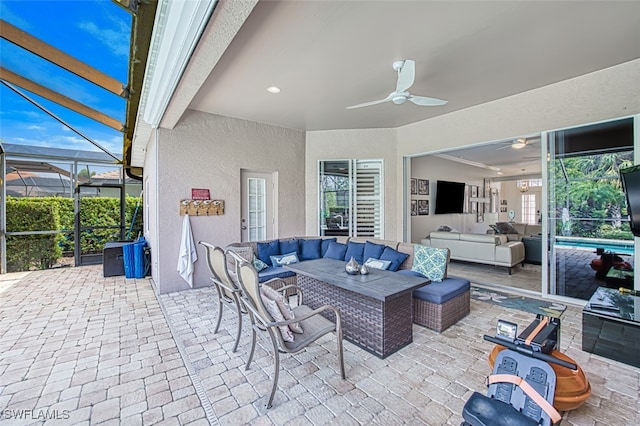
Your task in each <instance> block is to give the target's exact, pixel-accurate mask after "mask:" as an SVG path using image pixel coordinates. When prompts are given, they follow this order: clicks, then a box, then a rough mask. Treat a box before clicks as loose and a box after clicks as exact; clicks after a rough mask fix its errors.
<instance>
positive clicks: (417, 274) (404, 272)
mask: <svg viewBox="0 0 640 426" xmlns="http://www.w3.org/2000/svg"><path fill="white" fill-rule="evenodd" d="M398 273H399V274H402V275H408V276H410V277H418V278H427V277H425V276H424V275H422V274H421V273H420V272H416V271H412V270H411V269H402V270H401V271H398Z"/></svg>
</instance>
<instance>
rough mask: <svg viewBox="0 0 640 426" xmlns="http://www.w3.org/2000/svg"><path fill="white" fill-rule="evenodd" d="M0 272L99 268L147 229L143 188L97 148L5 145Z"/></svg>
mask: <svg viewBox="0 0 640 426" xmlns="http://www.w3.org/2000/svg"><path fill="white" fill-rule="evenodd" d="M0 178H1V179H0V196H1V197H2V203H0V259H1V263H0V273H3V274H4V273H7V272H17V271H22V270H31V269H46V268H55V267H61V266H80V265H88V264H99V263H102V250H103V248H104V245H105V244H106V243H108V242H111V241H123V240H132V239H134V238H135V237H137V236H138V235H139V234H140V232H141V230H142V209H139V207H140V198H141V196H142V193H141V190H142V185H141V182H140V181H138V180H134V179H131V178H125V176H124V173H123V168H122V165H121V164H120V163H119V162H118V161H116V160H114V158H113V157H112V156H110V155H108V154H106V153H104V152H99V151H77V150H70V149H59V148H42V147H32V146H23V145H16V144H0Z"/></svg>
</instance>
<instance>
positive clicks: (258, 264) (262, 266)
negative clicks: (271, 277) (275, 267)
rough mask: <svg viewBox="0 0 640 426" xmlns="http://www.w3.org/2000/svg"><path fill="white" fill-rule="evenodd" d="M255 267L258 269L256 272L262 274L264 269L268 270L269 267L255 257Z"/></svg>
mask: <svg viewBox="0 0 640 426" xmlns="http://www.w3.org/2000/svg"><path fill="white" fill-rule="evenodd" d="M253 267H254V268H256V271H258V272H260V271H262V270H263V269H267V268H268V267H269V265H267V264H266V263H264V262H263V261H262V260H260V259H258V257H257V256H254V257H253Z"/></svg>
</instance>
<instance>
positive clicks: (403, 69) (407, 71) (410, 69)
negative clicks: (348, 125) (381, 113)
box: [347, 59, 447, 109]
mask: <svg viewBox="0 0 640 426" xmlns="http://www.w3.org/2000/svg"><path fill="white" fill-rule="evenodd" d="M393 69H394V70H395V71H397V72H398V83H397V84H396V90H395V91H393V92H391V93H390V94H389V96H387V97H386V98H384V99H380V100H377V101H371V102H365V103H363V104H358V105H353V106H349V107H347V109H352V108H362V107H366V106H371V105H377V104H381V103H384V102H393V103H394V104H396V105H401V104H403V103H405V102H406V101H411V102H413V103H414V104H416V105H420V106H439V105H444V104H446V103H447V101H444V100H442V99H436V98H428V97H426V96H414V95H412V94H411V93H409V92H408V91H407V90H408V89H409V87H411V85H412V84H413V82H414V80H415V77H416V63H415V61H413V60H411V59H407V60H404V61H395V62H394V63H393Z"/></svg>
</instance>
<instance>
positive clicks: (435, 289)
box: [226, 236, 470, 332]
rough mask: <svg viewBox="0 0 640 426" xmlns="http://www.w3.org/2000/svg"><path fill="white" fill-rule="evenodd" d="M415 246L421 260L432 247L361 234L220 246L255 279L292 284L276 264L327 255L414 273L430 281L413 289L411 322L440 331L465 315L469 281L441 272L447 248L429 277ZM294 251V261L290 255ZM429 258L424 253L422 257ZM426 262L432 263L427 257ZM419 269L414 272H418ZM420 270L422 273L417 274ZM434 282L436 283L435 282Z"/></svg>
mask: <svg viewBox="0 0 640 426" xmlns="http://www.w3.org/2000/svg"><path fill="white" fill-rule="evenodd" d="M416 248H417V249H418V252H419V253H418V257H419V258H420V259H423V258H424V252H425V251H428V250H434V249H432V248H429V247H426V246H421V245H419V244H416V245H414V244H412V243H404V242H396V241H389V240H377V239H372V238H361V237H343V236H339V237H297V238H282V239H278V240H270V241H259V242H245V243H233V244H230V245H229V246H227V247H226V249H228V250H233V251H234V252H235V253H237V254H238V255H240V256H241V257H243V258H244V259H245V260H246V261H247V262H253V264H254V267H256V270H258V276H259V278H260V282H267V281H269V280H271V279H273V278H280V279H281V280H282V281H280V285H294V284H295V283H296V276H295V273H294V272H292V271H290V270H288V269H286V268H284V267H283V265H282V262H289V261H292V260H293V261H299V262H304V261H305V260H311V259H317V258H320V257H330V258H333V259H338V260H343V261H345V262H346V261H349V260H350V259H351V257H353V258H354V259H355V260H356V261H357V262H358V263H359V264H363V263H364V262H366V261H367V260H369V259H376V260H379V261H380V262H378V263H382V264H383V265H384V266H386V269H388V270H391V271H396V272H397V273H400V274H410V275H420V276H424V277H427V278H429V277H430V276H433V277H434V279H433V280H432V281H431V283H430V284H427V285H425V286H424V287H421V288H419V289H418V290H416V291H414V294H413V300H414V304H413V309H414V312H413V317H414V318H413V319H414V322H415V323H416V324H419V325H422V326H425V327H428V328H430V329H433V330H435V331H438V332H441V331H443V330H445V329H446V328H448V327H449V326H451V325H452V324H455V323H456V322H457V321H458V320H460V319H461V318H463V317H464V316H466V315H467V314H468V313H469V310H470V283H469V280H467V279H464V278H457V277H449V276H447V274H446V269H447V265H448V262H449V251H448V250H446V249H444V250H443V249H435V250H440V253H436V254H438V255H439V256H440V257H438V259H440V260H438V261H436V262H441V263H442V264H441V265H438V264H436V265H435V266H436V268H435V269H437V271H436V272H435V275H425V273H427V274H433V272H432V271H430V270H429V271H425V270H424V268H421V266H423V265H422V264H421V263H420V262H417V261H415V258H416V253H415V252H416ZM294 255H295V259H294ZM428 257H430V256H428ZM428 262H431V263H430V264H431V265H433V262H434V261H433V259H431V258H429V259H428ZM228 269H229V272H230V275H231V276H232V277H233V276H234V275H235V274H234V272H235V271H234V262H233V259H229V260H228ZM419 271H420V272H419ZM421 272H423V273H422V274H421ZM436 280H440V281H436Z"/></svg>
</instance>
